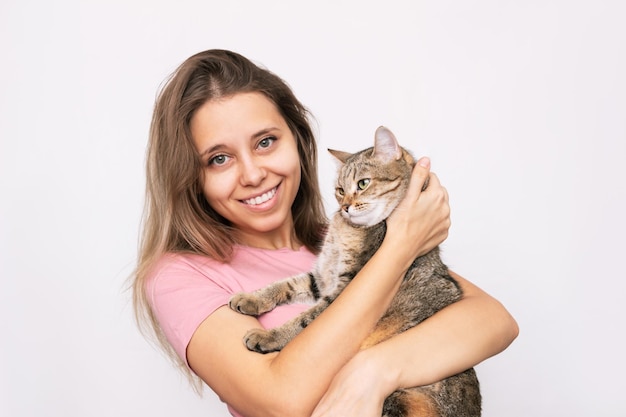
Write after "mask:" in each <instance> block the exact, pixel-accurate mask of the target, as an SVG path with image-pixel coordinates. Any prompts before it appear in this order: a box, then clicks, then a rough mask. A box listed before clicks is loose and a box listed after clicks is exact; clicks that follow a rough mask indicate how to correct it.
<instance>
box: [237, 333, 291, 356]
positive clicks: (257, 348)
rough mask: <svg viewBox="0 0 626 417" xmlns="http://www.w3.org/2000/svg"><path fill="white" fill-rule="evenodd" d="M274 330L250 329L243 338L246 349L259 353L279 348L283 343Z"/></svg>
mask: <svg viewBox="0 0 626 417" xmlns="http://www.w3.org/2000/svg"><path fill="white" fill-rule="evenodd" d="M276 336H277V335H276V334H275V332H272V331H271V330H263V329H252V330H249V331H248V333H246V335H245V336H244V338H243V342H244V343H245V344H246V347H247V348H248V350H251V351H253V352H259V353H269V352H276V351H278V350H281V349H282V348H283V347H284V346H285V343H283V342H282V341H281V340H280V339H279V338H278V337H276Z"/></svg>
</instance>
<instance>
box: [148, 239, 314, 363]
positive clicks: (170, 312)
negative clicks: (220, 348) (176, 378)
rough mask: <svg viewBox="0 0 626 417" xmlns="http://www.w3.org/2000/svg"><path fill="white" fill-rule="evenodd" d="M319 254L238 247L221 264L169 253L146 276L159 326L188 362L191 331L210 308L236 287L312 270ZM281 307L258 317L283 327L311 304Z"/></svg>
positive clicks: (249, 287)
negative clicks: (229, 258)
mask: <svg viewBox="0 0 626 417" xmlns="http://www.w3.org/2000/svg"><path fill="white" fill-rule="evenodd" d="M315 259H316V256H315V255H314V254H313V253H311V252H310V251H309V250H308V249H306V247H304V246H302V247H301V248H300V250H298V251H293V250H291V249H277V250H268V249H258V248H250V247H246V246H239V245H237V246H235V248H234V253H233V258H232V261H231V262H229V263H220V262H218V261H215V260H213V259H211V258H207V257H205V256H200V255H187V254H185V255H182V254H168V255H166V256H164V257H163V258H162V259H161V260H160V261H159V262H158V264H157V265H156V267H155V268H154V270H153V273H152V275H151V276H150V277H149V278H148V280H147V287H146V290H147V296H148V301H149V303H150V305H151V306H152V310H153V311H154V314H155V315H156V318H157V320H158V322H159V325H160V326H161V328H162V329H163V332H164V333H165V336H166V337H167V340H168V341H169V342H170V344H171V345H172V346H173V347H174V349H175V350H176V352H177V353H178V355H179V356H180V357H181V359H183V360H184V361H185V363H187V356H186V350H187V345H188V344H189V341H190V340H191V336H193V334H194V332H195V331H196V329H197V328H198V326H199V325H200V323H202V322H203V321H204V319H206V318H207V317H208V316H209V315H210V314H211V313H213V312H214V311H215V310H216V309H217V308H219V307H221V306H223V305H226V304H228V300H229V299H230V297H231V296H232V295H233V294H234V293H237V292H241V291H253V290H256V289H258V288H261V287H264V286H266V285H268V284H270V283H272V282H274V281H276V280H280V279H283V278H287V277H289V276H292V275H295V274H298V273H302V272H307V271H310V270H311V269H312V267H313V264H314V262H315ZM309 307H310V306H309V305H305V304H291V305H284V306H278V307H276V308H275V309H274V310H272V311H270V312H268V313H265V314H263V315H261V316H260V317H259V322H260V323H261V325H262V326H263V327H265V328H272V327H276V326H279V325H281V324H283V323H284V322H286V321H287V320H289V319H291V318H293V317H295V316H296V315H298V314H299V313H301V312H302V311H304V310H306V309H307V308H309Z"/></svg>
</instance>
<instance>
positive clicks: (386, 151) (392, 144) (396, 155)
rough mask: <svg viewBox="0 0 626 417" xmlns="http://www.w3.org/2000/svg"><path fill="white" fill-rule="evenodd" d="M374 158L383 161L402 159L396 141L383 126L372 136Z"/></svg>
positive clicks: (400, 150) (400, 149)
mask: <svg viewBox="0 0 626 417" xmlns="http://www.w3.org/2000/svg"><path fill="white" fill-rule="evenodd" d="M374 156H375V157H376V158H380V159H382V160H385V161H392V160H396V161H397V160H398V159H400V158H401V157H402V148H400V145H398V140H397V139H396V137H395V136H394V134H393V133H391V130H389V129H387V128H386V127H385V126H380V127H379V128H378V129H376V134H375V135H374Z"/></svg>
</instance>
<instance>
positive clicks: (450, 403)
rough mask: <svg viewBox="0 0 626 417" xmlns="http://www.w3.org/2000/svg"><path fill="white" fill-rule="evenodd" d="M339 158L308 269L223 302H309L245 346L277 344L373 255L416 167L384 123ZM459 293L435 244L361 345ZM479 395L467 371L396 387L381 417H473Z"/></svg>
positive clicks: (243, 309)
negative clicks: (369, 140)
mask: <svg viewBox="0 0 626 417" xmlns="http://www.w3.org/2000/svg"><path fill="white" fill-rule="evenodd" d="M330 152H331V154H332V155H334V156H335V157H336V158H337V159H338V160H339V161H340V165H341V166H340V169H339V174H338V178H337V188H336V193H335V194H336V198H337V201H338V202H339V204H340V209H339V210H338V211H337V212H336V213H335V215H334V216H333V217H332V219H331V223H330V226H329V229H328V233H327V235H326V238H325V241H324V244H323V246H322V250H321V253H320V255H319V257H318V259H317V262H316V264H315V266H314V268H313V270H312V271H311V272H308V273H303V274H300V275H296V276H293V277H291V278H287V279H285V280H282V281H278V282H276V283H273V284H271V285H269V286H267V287H265V288H261V289H259V290H257V291H254V292H252V293H239V294H236V295H234V296H233V297H232V298H231V300H230V307H231V308H232V309H233V310H235V311H238V312H240V313H243V314H250V315H258V314H261V313H264V312H267V311H270V310H272V309H273V308H274V307H275V306H277V305H280V304H289V303H293V302H315V304H314V305H313V306H312V307H311V308H310V309H309V310H307V311H305V312H303V313H302V314H301V315H300V316H298V317H296V318H295V319H293V320H291V321H289V322H287V323H286V324H284V325H282V326H280V327H277V328H274V329H270V330H262V329H253V330H250V331H249V332H248V333H247V334H246V336H245V337H244V342H245V344H246V346H247V347H248V349H250V350H253V351H257V352H261V353H266V352H271V351H277V350H280V349H282V348H283V347H284V346H285V344H287V342H289V341H290V340H291V339H292V338H293V337H295V336H296V335H297V334H298V333H299V332H300V331H301V330H302V329H303V328H304V327H306V326H307V325H308V324H309V323H311V321H312V320H313V319H314V318H315V317H317V316H318V315H319V314H320V313H321V312H322V311H323V310H324V309H325V308H326V307H327V306H328V305H329V304H330V303H332V302H333V300H334V299H335V298H336V297H337V296H338V295H339V293H340V292H341V291H342V290H343V288H344V287H345V286H346V285H347V284H348V283H349V282H350V280H351V279H352V278H353V277H354V276H355V275H356V274H357V272H358V271H359V270H360V269H361V268H362V267H363V265H365V263H366V262H367V261H368V259H369V258H370V257H371V256H372V255H373V254H374V252H376V250H377V249H378V247H379V246H380V244H381V243H382V240H383V237H384V235H385V231H386V223H385V219H386V218H387V217H388V216H389V215H390V214H391V212H392V211H393V210H394V209H395V207H396V206H397V205H398V203H399V202H400V201H401V200H402V198H403V196H404V194H405V193H406V190H407V186H408V183H409V179H410V176H411V171H412V168H413V166H414V164H415V162H414V159H413V157H412V156H411V155H410V154H409V152H408V151H406V150H405V149H403V148H402V147H400V146H399V145H398V142H397V140H396V138H395V136H394V135H393V133H391V131H389V130H388V129H387V128H385V127H383V126H381V127H379V128H378V129H377V130H376V134H375V143H374V147H372V148H368V149H365V150H363V151H360V152H357V153H355V154H349V153H346V152H341V151H334V150H330ZM461 296H462V293H461V288H460V287H459V285H458V283H457V282H456V281H455V280H454V278H452V277H451V276H450V275H449V273H448V268H447V267H446V265H444V264H443V262H442V261H441V258H440V257H439V249H438V248H435V249H433V250H432V251H430V252H429V253H427V254H426V255H423V256H420V257H418V258H417V259H415V260H414V261H413V263H412V265H411V267H410V268H409V269H408V271H407V273H406V275H405V276H404V279H403V282H402V284H401V286H400V289H399V290H398V293H397V295H396V296H395V297H394V299H393V301H392V302H391V305H390V306H389V309H388V310H387V312H386V313H385V314H384V315H383V317H382V318H381V319H380V321H379V322H378V324H377V326H376V328H375V329H374V331H373V332H372V334H371V335H370V336H369V337H368V338H367V339H366V340H365V341H364V342H363V344H362V345H361V348H366V347H368V346H372V345H374V344H377V343H379V342H382V341H383V340H385V339H388V338H389V337H391V336H393V335H395V334H398V333H400V332H403V331H405V330H407V329H409V328H411V327H413V326H415V325H416V324H418V323H420V322H421V321H423V320H425V319H426V318H428V317H429V316H431V315H433V314H434V313H435V312H437V311H439V310H440V309H442V308H444V307H445V306H447V305H449V304H451V303H453V302H455V301H457V300H459V299H460V298H461ZM480 414H481V395H480V390H479V385H478V379H477V378H476V374H475V372H474V370H473V369H468V370H467V371H465V372H462V373H460V374H458V375H455V376H452V377H450V378H447V379H444V380H443V381H440V382H437V383H435V384H432V385H428V386H423V387H417V388H410V389H401V390H398V391H396V392H394V393H392V394H391V395H390V396H389V397H388V398H387V399H386V400H385V403H384V408H383V416H385V417H400V416H402V417H406V416H421V417H423V416H427V417H428V416H430V417H452V416H455V417H461V416H462V417H470V416H480Z"/></svg>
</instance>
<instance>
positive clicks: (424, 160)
mask: <svg viewBox="0 0 626 417" xmlns="http://www.w3.org/2000/svg"><path fill="white" fill-rule="evenodd" d="M417 164H418V165H419V166H422V167H424V168H428V167H429V166H430V158H428V157H426V156H425V157H423V158H420V160H419V161H417Z"/></svg>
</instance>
